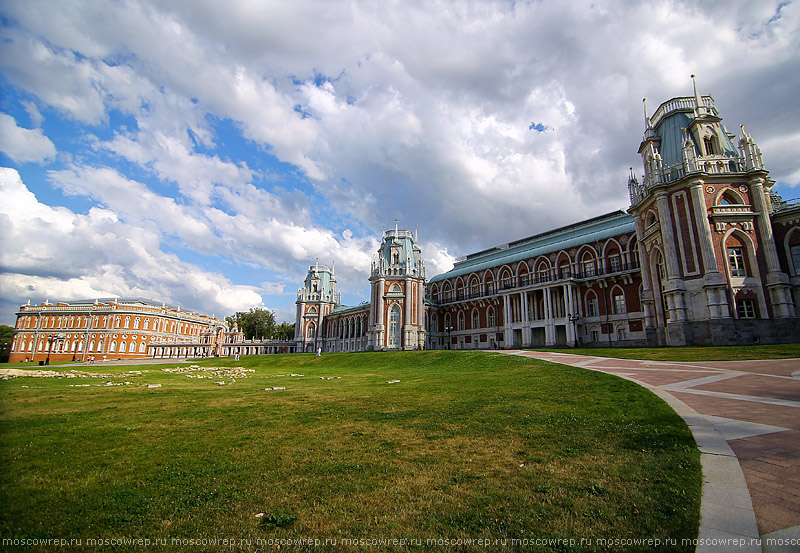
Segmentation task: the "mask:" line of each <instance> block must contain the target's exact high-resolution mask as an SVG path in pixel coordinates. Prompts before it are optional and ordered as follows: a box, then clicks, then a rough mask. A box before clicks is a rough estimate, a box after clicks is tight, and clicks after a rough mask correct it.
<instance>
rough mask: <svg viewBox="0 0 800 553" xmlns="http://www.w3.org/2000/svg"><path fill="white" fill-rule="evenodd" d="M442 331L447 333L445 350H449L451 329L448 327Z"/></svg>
mask: <svg viewBox="0 0 800 553" xmlns="http://www.w3.org/2000/svg"><path fill="white" fill-rule="evenodd" d="M444 329H445V331H446V332H447V349H450V333H451V332H453V327H452V326H449V325H448V326H446V327H445V328H444Z"/></svg>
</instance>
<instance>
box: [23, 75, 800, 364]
mask: <svg viewBox="0 0 800 553" xmlns="http://www.w3.org/2000/svg"><path fill="white" fill-rule="evenodd" d="M735 140H736V137H735V136H734V135H733V134H731V133H729V132H728V130H727V129H726V128H725V126H724V125H723V124H722V118H721V117H720V116H719V112H718V110H717V108H716V106H715V104H714V99H713V98H712V97H711V96H701V95H700V94H698V92H697V87H696V85H695V86H694V94H693V95H692V96H687V97H679V98H673V99H671V100H668V101H666V102H664V103H663V104H661V105H660V106H659V107H658V109H657V110H656V111H655V112H654V113H653V115H652V116H650V115H648V113H647V106H646V104H645V109H644V136H643V140H642V142H641V145H640V146H639V154H640V156H641V158H642V163H643V165H644V174H643V176H642V177H641V179H639V178H637V177H636V176H635V175H634V173H633V170H632V169H631V173H630V176H629V178H628V191H629V195H630V207H629V208H628V210H627V212H623V211H616V212H613V213H608V214H606V215H602V216H599V217H594V218H592V219H588V220H586V221H581V222H577V223H574V224H572V225H568V226H565V227H562V228H558V229H554V230H550V231H547V232H543V233H540V234H536V235H534V236H530V237H528V238H523V239H521V240H515V241H513V242H509V243H507V244H502V245H500V246H497V247H494V248H489V249H486V250H483V251H479V252H476V253H472V254H469V255H467V256H464V257H462V258H460V259H458V260H457V261H456V263H455V265H454V267H453V268H452V269H451V270H450V271H448V272H446V273H443V274H440V275H436V276H434V277H433V278H431V279H430V281H427V280H426V275H425V264H424V262H423V259H422V252H421V250H420V247H419V240H418V237H417V232H416V231H414V232H411V231H409V230H402V229H399V228H398V227H397V224H395V228H394V230H387V231H385V232H384V235H383V237H382V242H381V245H380V248H379V249H378V251H377V253H376V255H375V259H374V261H373V263H372V269H371V272H370V276H369V282H370V301H369V302H365V303H363V304H361V305H357V306H352V307H347V306H343V305H341V295H340V294H339V292H338V291H337V290H336V277H335V274H334V269H333V267H329V266H327V265H319V263H317V264H315V265H312V266H310V267H309V269H308V274H307V276H306V279H305V281H304V283H303V285H302V286H301V287H300V289H299V290H298V293H297V301H296V306H297V311H296V320H295V339H294V341H292V342H288V343H287V342H272V341H259V342H247V341H245V340H243V337H242V335H241V333H240V332H238V330H237V329H236V328H234V329H230V330H229V329H227V328H226V326H225V324H224V323H223V322H221V321H218V320H217V319H215V318H210V317H207V316H205V315H197V314H194V313H185V312H181V311H180V309H179V308H172V307H169V308H168V307H166V306H165V305H163V304H161V305H158V304H156V303H154V302H149V301H147V300H142V299H139V298H133V299H127V300H117V299H115V300H108V299H107V300H102V301H100V300H95V301H94V302H91V301H84V302H59V303H57V304H56V305H52V304H50V303H47V302H46V303H43V304H42V305H40V306H35V307H32V306H30V305H26V306H22V307H21V309H20V311H19V312H18V313H17V325H16V329H15V335H14V341H13V344H12V349H11V355H10V361H23V360H26V359H28V360H31V361H33V360H34V358H37V359H41V358H44V357H45V356H47V355H48V354H49V353H52V354H54V355H58V356H59V357H58V358H59V359H69V358H73V359H84V358H85V356H86V355H90V354H92V355H108V356H110V357H113V358H124V357H159V358H160V357H177V356H190V357H198V356H216V355H232V354H235V353H240V354H245V355H246V354H256V353H279V352H280V353H283V352H286V353H289V352H295V351H297V352H321V351H325V352H328V351H365V350H412V349H445V348H446V349H478V348H490V349H491V348H517V347H537V346H577V345H584V346H614V345H627V346H637V345H695V344H696V345H706V344H713V345H724V344H752V343H775V342H798V341H800V319H799V318H798V314H800V204H786V203H784V202H782V201H781V200H780V198H779V197H778V196H777V195H775V194H773V193H772V190H771V188H772V185H773V184H774V183H773V181H772V180H770V179H769V177H768V171H767V169H766V167H765V166H764V162H763V160H762V156H761V151H760V150H759V148H758V146H757V145H756V143H755V141H754V140H753V138H752V137H751V136H750V135H749V134H747V132H745V130H744V128H743V127H742V130H741V136H740V137H739V139H738V144H737V143H736V142H735Z"/></svg>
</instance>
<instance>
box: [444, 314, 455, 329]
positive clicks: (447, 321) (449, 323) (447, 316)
mask: <svg viewBox="0 0 800 553" xmlns="http://www.w3.org/2000/svg"><path fill="white" fill-rule="evenodd" d="M448 328H453V325H452V321H451V320H450V313H445V316H444V329H443V330H445V331H446V330H447V329H448Z"/></svg>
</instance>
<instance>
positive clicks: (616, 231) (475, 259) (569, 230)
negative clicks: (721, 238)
mask: <svg viewBox="0 0 800 553" xmlns="http://www.w3.org/2000/svg"><path fill="white" fill-rule="evenodd" d="M635 228H636V227H635V225H634V222H633V217H631V216H630V215H628V214H627V213H625V212H624V211H614V212H612V213H608V214H606V215H601V216H599V217H595V218H593V219H588V220H586V221H581V222H579V223H574V224H572V225H568V226H566V227H561V228H557V229H555V230H550V231H547V232H544V233H541V234H535V235H533V236H529V237H528V238H523V239H521V240H516V241H514V242H510V243H508V244H504V245H502V246H497V247H494V248H490V249H488V250H483V251H481V252H477V253H474V254H470V255H468V256H466V258H464V259H462V260H460V261H457V262H456V263H455V265H454V266H453V268H452V269H451V270H450V271H448V272H446V273H442V274H440V275H436V276H435V277H433V278H432V279H430V281H429V282H430V283H434V282H438V281H440V280H445V279H448V278H453V277H457V276H461V275H466V274H469V273H474V272H477V271H483V270H485V269H490V268H493V267H500V266H502V265H507V264H509V263H515V262H517V261H522V260H523V259H530V258H532V257H536V256H538V255H545V254H548V253H552V252H558V251H561V250H565V249H568V248H572V247H577V246H582V245H584V244H587V243H590V242H595V241H597V240H604V239H606V238H612V237H614V236H619V235H621V234H627V233H631V232H634V230H635Z"/></svg>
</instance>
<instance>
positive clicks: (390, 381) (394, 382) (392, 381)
mask: <svg viewBox="0 0 800 553" xmlns="http://www.w3.org/2000/svg"><path fill="white" fill-rule="evenodd" d="M398 382H400V381H399V380H388V381H387V382H386V383H387V384H397V383H398Z"/></svg>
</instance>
